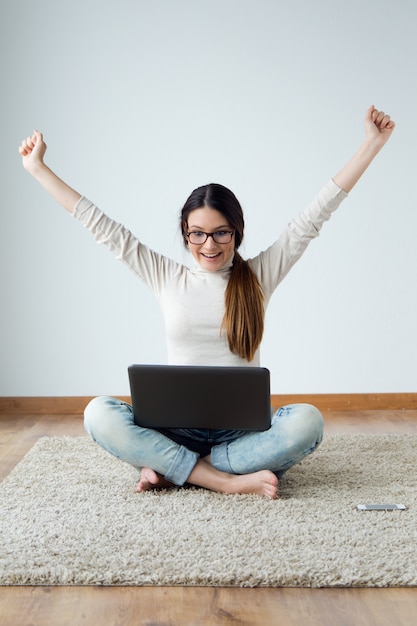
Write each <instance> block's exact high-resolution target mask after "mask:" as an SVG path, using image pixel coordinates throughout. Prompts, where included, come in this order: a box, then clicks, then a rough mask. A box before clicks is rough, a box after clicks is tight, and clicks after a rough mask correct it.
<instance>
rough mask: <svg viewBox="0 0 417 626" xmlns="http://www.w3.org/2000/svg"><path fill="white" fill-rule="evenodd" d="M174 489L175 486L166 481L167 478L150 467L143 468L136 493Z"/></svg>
mask: <svg viewBox="0 0 417 626" xmlns="http://www.w3.org/2000/svg"><path fill="white" fill-rule="evenodd" d="M168 487H174V484H173V483H171V482H169V480H165V478H164V477H163V476H162V475H161V474H158V473H157V472H155V471H154V470H153V469H150V468H149V467H142V470H141V473H140V480H139V482H138V484H137V487H136V491H138V492H139V493H141V492H142V491H149V490H150V489H166V488H168Z"/></svg>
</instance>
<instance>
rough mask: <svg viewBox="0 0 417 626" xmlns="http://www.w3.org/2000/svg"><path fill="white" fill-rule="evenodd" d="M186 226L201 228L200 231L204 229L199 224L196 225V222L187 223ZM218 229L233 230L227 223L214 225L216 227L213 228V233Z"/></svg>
mask: <svg viewBox="0 0 417 626" xmlns="http://www.w3.org/2000/svg"><path fill="white" fill-rule="evenodd" d="M188 228H196V229H197V230H201V231H202V232H205V231H204V229H203V228H201V226H197V225H196V224H188ZM218 230H233V229H232V227H231V226H229V225H228V224H222V225H221V226H216V228H215V229H214V230H213V233H215V232H216V231H218Z"/></svg>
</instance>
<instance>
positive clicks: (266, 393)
mask: <svg viewBox="0 0 417 626" xmlns="http://www.w3.org/2000/svg"><path fill="white" fill-rule="evenodd" d="M128 375H129V382H130V392H131V397H132V405H133V412H134V416H135V423H136V424H138V425H139V426H145V427H148V428H212V429H222V428H226V429H238V430H266V429H267V428H269V427H270V425H271V404H270V403H271V399H270V375H269V370H267V369H266V368H263V367H222V366H218V367H217V366H188V365H131V366H130V367H129V368H128Z"/></svg>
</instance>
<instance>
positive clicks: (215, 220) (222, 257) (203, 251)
mask: <svg viewBox="0 0 417 626" xmlns="http://www.w3.org/2000/svg"><path fill="white" fill-rule="evenodd" d="M184 230H185V231H187V232H190V233H191V232H202V233H217V232H219V231H230V230H233V227H232V226H231V225H230V224H229V223H228V221H227V220H226V218H225V217H224V215H223V214H222V213H220V211H217V210H216V209H211V208H210V207H207V206H205V207H201V208H199V209H194V211H191V213H190V214H189V216H188V223H187V224H184ZM188 249H189V250H190V252H191V254H192V255H193V257H194V259H195V260H196V261H197V263H198V264H199V265H201V267H202V268H203V269H205V270H207V271H209V272H215V271H216V270H219V269H221V268H222V267H223V266H224V265H226V263H227V262H228V261H229V260H230V259H231V257H232V256H233V253H234V249H235V237H234V235H233V236H232V240H231V241H230V242H229V243H216V242H215V241H214V239H213V237H207V240H206V241H205V242H204V243H202V244H193V243H190V242H188Z"/></svg>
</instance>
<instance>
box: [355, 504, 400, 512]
mask: <svg viewBox="0 0 417 626" xmlns="http://www.w3.org/2000/svg"><path fill="white" fill-rule="evenodd" d="M356 508H357V509H358V511H404V510H405V509H406V508H407V507H406V506H405V504H358V506H357V507H356Z"/></svg>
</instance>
